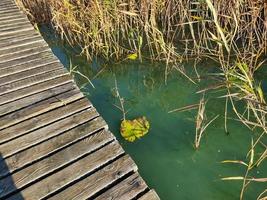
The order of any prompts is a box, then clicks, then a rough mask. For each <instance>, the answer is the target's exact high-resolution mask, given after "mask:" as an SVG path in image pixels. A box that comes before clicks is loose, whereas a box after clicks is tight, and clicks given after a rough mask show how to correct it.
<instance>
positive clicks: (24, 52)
mask: <svg viewBox="0 0 267 200" xmlns="http://www.w3.org/2000/svg"><path fill="white" fill-rule="evenodd" d="M48 48H49V47H48V46H47V45H45V44H43V45H38V46H36V45H35V47H33V48H31V49H26V50H22V51H18V52H14V53H13V54H7V55H3V56H1V60H0V63H5V62H7V61H12V60H15V59H18V58H24V57H27V56H29V54H32V53H37V52H41V51H43V50H45V49H48Z"/></svg>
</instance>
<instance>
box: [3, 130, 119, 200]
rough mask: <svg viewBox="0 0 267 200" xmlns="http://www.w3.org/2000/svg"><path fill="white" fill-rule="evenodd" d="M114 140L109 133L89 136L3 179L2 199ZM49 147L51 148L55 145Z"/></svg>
mask: <svg viewBox="0 0 267 200" xmlns="http://www.w3.org/2000/svg"><path fill="white" fill-rule="evenodd" d="M112 140H114V136H113V135H112V134H111V133H110V132H107V131H100V132H97V133H95V134H94V135H89V134H88V135H87V136H86V137H85V138H84V139H82V140H80V141H78V142H74V143H72V145H70V146H68V147H66V148H64V149H61V150H60V151H59V152H57V153H55V154H53V155H52V156H50V157H47V158H45V159H43V160H40V161H39V162H37V163H34V164H32V165H29V166H28V167H26V168H24V169H23V170H20V171H17V172H16V173H14V174H13V175H12V176H11V175H10V176H7V177H5V178H3V179H1V180H0V185H2V186H3V185H4V188H3V190H2V192H1V193H0V198H3V197H5V196H7V195H8V194H10V193H13V192H15V191H17V189H21V188H24V187H25V186H27V185H29V184H30V183H32V182H33V181H35V180H37V179H41V178H42V177H44V176H47V175H49V174H51V173H53V172H54V171H55V170H58V169H60V168H63V167H65V166H66V165H67V164H70V163H72V162H74V161H75V160H77V159H79V158H81V157H83V156H85V155H88V154H90V153H91V152H92V151H95V150H97V149H98V148H100V147H102V146H103V145H106V144H107V143H109V142H111V141H112ZM47 145H48V146H51V145H53V144H52V143H51V144H47ZM28 157H29V156H28Z"/></svg>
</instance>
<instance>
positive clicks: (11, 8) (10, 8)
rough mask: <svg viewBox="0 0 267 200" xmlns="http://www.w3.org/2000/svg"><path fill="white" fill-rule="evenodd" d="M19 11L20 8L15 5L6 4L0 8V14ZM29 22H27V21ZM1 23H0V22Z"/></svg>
mask: <svg viewBox="0 0 267 200" xmlns="http://www.w3.org/2000/svg"><path fill="white" fill-rule="evenodd" d="M15 11H16V12H20V10H19V9H18V8H17V7H16V6H15V5H13V6H6V7H1V8H0V15H1V14H4V13H12V12H15ZM28 23H29V22H28ZM0 24H1V23H0Z"/></svg>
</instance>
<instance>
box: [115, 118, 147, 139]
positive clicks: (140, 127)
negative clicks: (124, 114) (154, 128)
mask: <svg viewBox="0 0 267 200" xmlns="http://www.w3.org/2000/svg"><path fill="white" fill-rule="evenodd" d="M149 126H150V125H149V122H148V120H147V119H146V118H145V117H140V118H137V119H134V120H123V121H122V122H121V130H120V132H121V135H122V137H124V139H125V140H127V141H129V142H133V141H135V140H136V139H138V138H141V137H143V136H144V135H146V134H147V133H148V130H149Z"/></svg>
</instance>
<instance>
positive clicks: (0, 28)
mask: <svg viewBox="0 0 267 200" xmlns="http://www.w3.org/2000/svg"><path fill="white" fill-rule="evenodd" d="M0 15H1V14H0ZM30 26H31V27H32V25H31V24H29V22H27V21H26V20H24V21H22V22H16V23H13V24H12V23H9V24H8V25H7V24H5V25H4V24H3V25H2V24H0V34H1V33H3V32H5V31H7V30H14V29H20V28H25V27H30Z"/></svg>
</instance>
